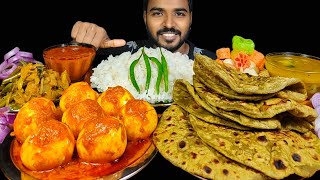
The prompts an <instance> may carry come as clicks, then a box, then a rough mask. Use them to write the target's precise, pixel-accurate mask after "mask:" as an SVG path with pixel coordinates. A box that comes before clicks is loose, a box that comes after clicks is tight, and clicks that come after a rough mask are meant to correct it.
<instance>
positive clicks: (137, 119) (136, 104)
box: [120, 99, 158, 140]
mask: <svg viewBox="0 0 320 180" xmlns="http://www.w3.org/2000/svg"><path fill="white" fill-rule="evenodd" d="M120 119H121V121H122V122H123V123H124V125H125V127H126V130H127V136H128V140H139V139H146V138H148V137H149V136H150V135H151V134H152V132H153V131H154V130H155V128H156V127H157V124H158V115H157V112H156V110H155V108H154V107H153V106H152V105H151V104H150V103H149V102H147V101H145V100H138V99H132V100H129V101H128V102H127V103H126V104H125V105H124V106H122V108H121V109H120Z"/></svg>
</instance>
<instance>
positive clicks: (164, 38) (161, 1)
mask: <svg viewBox="0 0 320 180" xmlns="http://www.w3.org/2000/svg"><path fill="white" fill-rule="evenodd" d="M144 21H145V24H146V28H147V32H148V35H149V37H150V38H151V39H152V40H153V41H154V43H155V44H156V45H157V46H161V47H164V48H166V49H168V50H170V51H172V52H175V51H177V50H178V49H179V48H180V47H181V46H182V45H183V43H184V42H185V40H186V39H187V38H188V35H189V31H190V26H191V23H192V13H191V12H190V10H189V5H188V0H149V3H148V7H147V11H146V12H144Z"/></svg>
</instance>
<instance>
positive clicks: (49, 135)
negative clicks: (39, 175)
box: [20, 119, 75, 171]
mask: <svg viewBox="0 0 320 180" xmlns="http://www.w3.org/2000/svg"><path fill="white" fill-rule="evenodd" d="M74 147H75V139H74V136H73V134H72V132H71V130H70V129H69V128H68V126H67V125H65V124H64V123H62V122H61V121H58V120H55V119H49V120H47V121H46V122H45V123H41V124H39V126H38V128H37V130H35V131H34V132H32V133H31V134H30V135H29V136H28V138H27V139H26V140H25V141H24V143H23V144H22V146H21V151H20V157H21V161H22V163H23V165H24V166H26V167H27V168H28V169H30V170H33V171H43V170H50V169H53V168H55V167H58V166H60V165H63V164H66V163H68V162H70V161H71V159H72V155H73V151H74Z"/></svg>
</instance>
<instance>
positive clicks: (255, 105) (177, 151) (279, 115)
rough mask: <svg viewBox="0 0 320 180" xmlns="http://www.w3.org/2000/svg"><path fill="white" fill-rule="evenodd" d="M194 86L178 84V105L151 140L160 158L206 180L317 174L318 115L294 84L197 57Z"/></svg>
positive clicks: (299, 86) (319, 150) (302, 88)
mask: <svg viewBox="0 0 320 180" xmlns="http://www.w3.org/2000/svg"><path fill="white" fill-rule="evenodd" d="M194 72H195V75H194V77H193V84H190V83H189V82H188V81H184V80H182V79H180V80H177V81H176V82H175V85H174V89H173V99H174V104H173V105H172V106H170V107H169V108H168V109H166V110H165V111H164V113H163V115H162V117H161V119H160V122H159V124H158V127H157V128H156V130H155V132H154V134H153V140H154V143H155V145H156V147H157V148H158V150H159V152H160V154H161V155H162V156H163V157H164V158H166V159H167V160H168V161H170V162H171V163H172V164H174V165H175V166H177V167H180V168H181V169H183V170H185V171H187V172H189V173H191V174H193V175H196V176H199V177H203V178H208V179H283V178H286V177H288V176H290V175H296V176H299V177H303V178H305V177H311V176H312V175H314V174H315V173H316V172H317V171H318V170H320V140H319V139H318V138H317V136H316V135H315V134H314V133H313V128H314V124H313V121H314V120H315V118H316V117H317V113H316V111H315V110H314V109H313V108H311V107H309V106H307V105H304V104H303V103H302V102H303V101H305V100H306V98H307V96H306V89H305V86H304V84H303V83H302V82H301V81H300V80H299V79H295V78H284V77H262V76H250V75H247V74H243V73H239V72H238V71H236V70H235V69H233V68H231V67H226V66H224V65H221V64H219V63H217V62H216V61H213V60H212V59H210V58H208V57H206V56H203V55H200V54H197V55H196V56H195V62H194Z"/></svg>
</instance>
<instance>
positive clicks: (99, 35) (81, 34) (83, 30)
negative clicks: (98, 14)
mask: <svg viewBox="0 0 320 180" xmlns="http://www.w3.org/2000/svg"><path fill="white" fill-rule="evenodd" d="M71 37H72V39H73V40H75V41H77V42H80V43H87V44H92V45H94V46H95V47H96V48H110V47H121V46H124V45H125V44H126V41H125V40H123V39H110V38H109V36H108V34H107V31H106V30H105V29H104V28H102V27H100V26H98V25H96V24H93V23H89V22H81V21H77V22H76V23H75V24H74V25H73V27H72V31H71Z"/></svg>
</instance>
